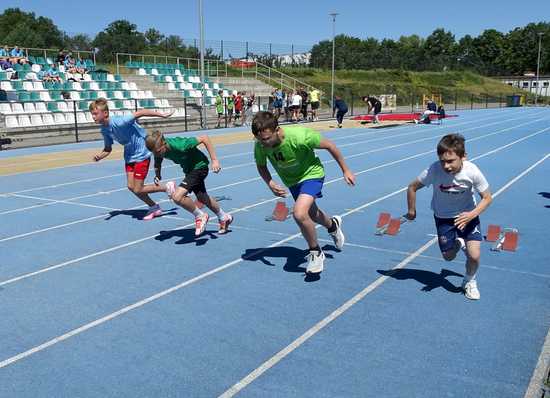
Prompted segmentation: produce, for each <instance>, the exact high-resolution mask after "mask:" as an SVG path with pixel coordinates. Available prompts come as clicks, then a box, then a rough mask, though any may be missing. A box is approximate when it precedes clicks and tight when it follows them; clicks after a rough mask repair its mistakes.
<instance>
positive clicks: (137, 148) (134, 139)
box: [101, 115, 151, 163]
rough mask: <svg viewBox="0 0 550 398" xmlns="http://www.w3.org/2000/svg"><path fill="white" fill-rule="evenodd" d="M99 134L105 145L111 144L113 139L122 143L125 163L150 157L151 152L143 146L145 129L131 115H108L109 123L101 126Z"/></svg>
mask: <svg viewBox="0 0 550 398" xmlns="http://www.w3.org/2000/svg"><path fill="white" fill-rule="evenodd" d="M101 134H102V135H103V141H104V142H105V146H106V147H111V146H113V141H116V142H118V143H119V144H121V145H124V161H125V162H126V163H133V162H141V161H142V160H145V159H148V158H150V157H151V152H149V150H148V149H147V147H146V146H145V137H146V135H147V134H146V133H145V129H144V128H143V127H141V126H140V125H139V124H138V122H137V121H136V119H135V117H134V116H133V115H129V116H110V117H109V125H108V126H101Z"/></svg>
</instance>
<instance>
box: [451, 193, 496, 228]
mask: <svg viewBox="0 0 550 398" xmlns="http://www.w3.org/2000/svg"><path fill="white" fill-rule="evenodd" d="M479 196H481V200H480V201H479V203H478V204H477V206H476V207H475V209H473V210H472V211H465V212H463V213H460V214H459V215H458V216H457V217H456V218H455V226H456V227H457V228H458V229H460V230H462V229H464V227H466V225H467V224H468V223H469V222H470V221H472V220H473V219H474V218H476V217H477V216H479V215H480V214H481V213H483V212H484V211H485V209H487V207H489V205H490V204H491V202H492V201H493V195H491V191H490V190H489V189H486V190H485V191H483V192H480V194H479Z"/></svg>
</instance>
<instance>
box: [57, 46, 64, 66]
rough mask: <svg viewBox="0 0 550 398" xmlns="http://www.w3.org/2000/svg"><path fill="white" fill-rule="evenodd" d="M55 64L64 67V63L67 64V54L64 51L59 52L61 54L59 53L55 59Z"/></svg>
mask: <svg viewBox="0 0 550 398" xmlns="http://www.w3.org/2000/svg"><path fill="white" fill-rule="evenodd" d="M55 62H56V63H57V64H58V65H63V63H64V62H65V52H64V51H63V50H59V52H58V53H57V57H56V58H55Z"/></svg>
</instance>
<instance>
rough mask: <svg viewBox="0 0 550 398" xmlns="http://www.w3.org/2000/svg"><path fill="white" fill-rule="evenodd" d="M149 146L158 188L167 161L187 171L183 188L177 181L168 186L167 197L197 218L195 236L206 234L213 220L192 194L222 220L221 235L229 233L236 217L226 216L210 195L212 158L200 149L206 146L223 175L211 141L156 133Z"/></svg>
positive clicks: (149, 140)
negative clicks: (209, 183)
mask: <svg viewBox="0 0 550 398" xmlns="http://www.w3.org/2000/svg"><path fill="white" fill-rule="evenodd" d="M145 142H146V145H147V148H148V149H149V150H150V151H151V152H153V155H154V156H155V184H159V182H160V180H161V179H162V177H161V167H162V160H163V159H164V158H167V159H170V160H171V161H173V162H174V163H177V164H179V165H180V166H181V168H182V169H183V172H184V173H185V178H184V179H183V181H182V182H181V184H180V185H179V186H178V187H176V183H175V182H174V181H169V182H167V183H166V193H167V194H168V197H170V198H171V199H172V200H173V201H174V202H175V203H177V204H178V205H180V206H181V207H183V208H184V209H185V210H187V211H188V212H190V213H192V214H193V215H194V216H195V236H199V235H201V234H202V233H203V232H204V230H205V229H206V224H207V223H208V219H209V216H208V213H205V212H203V211H202V210H201V209H199V208H198V207H197V205H196V204H195V202H194V201H193V200H192V199H191V198H190V197H189V196H188V195H189V194H190V193H191V192H194V193H195V196H196V197H197V199H198V200H199V201H200V202H202V203H204V204H205V205H206V207H208V208H209V209H210V210H212V211H213V212H214V213H215V214H216V215H217V216H218V221H219V230H218V233H220V234H225V233H226V232H227V231H228V228H229V224H231V223H232V222H233V216H231V214H227V213H225V212H224V211H223V210H222V208H221V207H220V205H219V204H218V202H217V201H216V199H214V198H213V197H211V196H209V195H208V193H207V192H206V186H205V184H204V180H205V179H206V176H207V175H208V158H207V157H206V155H205V154H204V153H202V152H201V151H200V150H199V149H198V148H197V145H199V144H204V146H205V147H206V150H207V151H208V155H210V159H211V160H212V171H213V172H214V173H219V171H220V170H221V167H220V162H219V161H218V158H217V157H216V151H215V150H214V146H213V145H212V142H211V141H210V138H208V136H207V135H200V136H198V137H174V138H164V136H163V135H162V133H161V132H160V131H158V130H156V131H154V132H153V133H152V134H151V135H149V136H147V138H146V141H145Z"/></svg>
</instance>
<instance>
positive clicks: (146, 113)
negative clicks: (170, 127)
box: [134, 109, 174, 119]
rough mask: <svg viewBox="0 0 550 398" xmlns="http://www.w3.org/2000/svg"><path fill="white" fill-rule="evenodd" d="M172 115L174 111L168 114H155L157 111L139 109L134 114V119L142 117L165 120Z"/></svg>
mask: <svg viewBox="0 0 550 398" xmlns="http://www.w3.org/2000/svg"><path fill="white" fill-rule="evenodd" d="M173 113H174V109H172V110H171V111H170V112H157V111H152V110H150V109H140V110H139V111H136V112H134V118H136V119H138V118H140V117H143V116H153V117H162V118H167V117H170V116H172V115H173Z"/></svg>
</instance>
